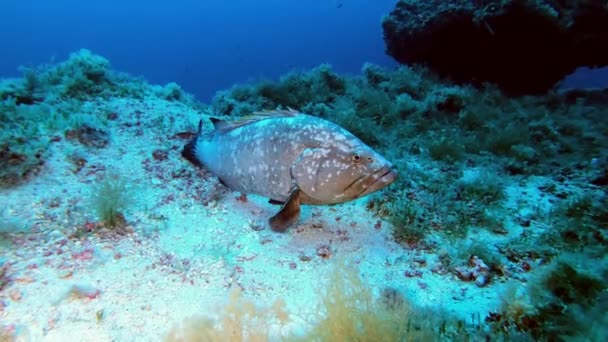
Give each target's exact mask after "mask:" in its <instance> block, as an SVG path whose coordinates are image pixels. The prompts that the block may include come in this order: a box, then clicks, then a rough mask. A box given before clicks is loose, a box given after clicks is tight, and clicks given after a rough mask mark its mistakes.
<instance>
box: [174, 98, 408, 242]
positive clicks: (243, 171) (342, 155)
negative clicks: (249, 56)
mask: <svg viewBox="0 0 608 342" xmlns="http://www.w3.org/2000/svg"><path fill="white" fill-rule="evenodd" d="M211 121H212V123H213V125H214V127H215V130H214V132H213V135H212V137H211V138H210V139H209V138H205V137H204V136H203V134H202V120H201V122H199V127H198V134H197V136H196V137H195V138H194V139H192V141H190V142H189V143H188V144H187V145H186V146H185V147H184V149H183V151H182V156H183V157H184V158H186V159H187V160H189V161H190V162H192V163H193V164H195V165H197V166H204V167H207V168H208V169H209V170H210V171H211V172H212V173H213V174H214V175H216V176H217V177H218V178H219V179H220V181H221V182H222V183H223V184H224V185H226V186H227V187H229V188H231V189H232V190H235V191H240V192H242V193H247V194H257V195H260V196H264V197H269V198H270V203H274V204H283V206H282V208H281V210H280V211H279V212H278V213H277V214H276V215H274V216H273V217H272V218H270V220H269V224H270V226H271V228H272V229H273V230H274V231H280V232H282V231H285V230H286V229H287V228H288V227H289V226H291V225H292V224H294V223H295V222H297V220H298V218H299V216H300V205H301V204H313V205H322V204H336V203H343V202H347V201H350V200H353V199H356V198H360V197H362V196H365V195H368V194H370V193H372V192H375V191H378V190H380V189H382V188H384V187H386V186H387V185H389V184H391V183H392V182H393V181H394V180H395V178H396V177H397V173H396V171H395V168H394V167H393V165H392V164H391V163H390V162H389V161H387V160H386V159H385V158H384V157H382V156H381V155H380V154H378V153H376V152H375V151H374V150H372V149H371V148H370V147H369V146H367V145H366V144H364V143H363V142H362V141H361V140H359V139H358V138H357V137H355V136H354V135H353V134H351V133H350V132H348V131H347V130H345V129H344V128H342V127H340V126H338V125H336V124H334V123H332V122H329V121H327V120H324V119H321V118H319V117H316V116H312V115H308V114H303V113H299V112H297V111H294V110H291V109H290V110H277V111H267V112H258V113H255V115H253V116H248V117H243V118H240V119H238V120H236V121H230V122H229V121H223V120H219V119H216V118H211Z"/></svg>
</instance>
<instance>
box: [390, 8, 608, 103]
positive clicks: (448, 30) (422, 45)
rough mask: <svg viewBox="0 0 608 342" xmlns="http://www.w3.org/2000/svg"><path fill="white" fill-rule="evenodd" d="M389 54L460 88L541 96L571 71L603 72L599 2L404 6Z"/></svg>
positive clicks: (396, 13)
mask: <svg viewBox="0 0 608 342" xmlns="http://www.w3.org/2000/svg"><path fill="white" fill-rule="evenodd" d="M382 27H383V30H384V40H385V43H386V52H387V53H388V54H389V55H390V56H392V57H393V58H395V59H396V60H397V61H398V62H400V63H403V64H410V63H417V64H424V65H426V66H428V67H430V68H431V69H433V70H434V71H435V72H437V73H438V74H440V75H442V76H444V77H448V78H451V79H453V80H455V81H458V82H471V83H485V82H490V83H494V84H496V85H498V86H499V87H501V88H502V89H503V90H504V91H506V92H507V93H510V94H514V95H520V94H532V93H543V92H545V91H547V90H548V89H550V88H552V87H553V86H554V85H555V84H556V83H557V82H558V81H560V80H561V79H562V78H563V77H564V76H566V75H568V74H569V73H571V72H573V71H574V70H575V69H576V68H578V67H582V66H587V67H601V66H605V65H608V49H606V48H605V47H606V46H608V2H606V1H604V0H579V1H576V0H498V1H496V0H495V1H487V0H485V1H484V0H471V1H462V0H448V1H445V0H428V1H417V0H401V1H398V2H397V4H396V5H395V8H394V10H393V11H392V12H391V13H390V14H389V15H388V16H386V17H385V18H384V20H383V22H382Z"/></svg>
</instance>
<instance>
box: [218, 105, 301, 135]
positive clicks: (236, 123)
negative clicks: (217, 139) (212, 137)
mask: <svg viewBox="0 0 608 342" xmlns="http://www.w3.org/2000/svg"><path fill="white" fill-rule="evenodd" d="M298 114H300V112H298V111H296V110H293V109H291V108H287V109H276V110H264V111H259V112H254V113H253V114H251V115H246V116H241V117H239V118H237V119H235V120H231V121H226V120H222V119H218V118H209V119H210V120H211V123H213V127H214V128H215V130H216V131H217V132H221V133H225V132H228V131H231V130H233V129H236V128H239V127H243V126H246V125H249V124H253V123H256V122H258V121H261V120H266V119H272V118H280V117H294V116H297V115H298Z"/></svg>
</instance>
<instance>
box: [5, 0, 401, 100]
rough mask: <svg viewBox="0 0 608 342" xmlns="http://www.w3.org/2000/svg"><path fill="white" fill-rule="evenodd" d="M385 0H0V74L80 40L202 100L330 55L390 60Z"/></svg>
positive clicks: (52, 56)
mask: <svg viewBox="0 0 608 342" xmlns="http://www.w3.org/2000/svg"><path fill="white" fill-rule="evenodd" d="M393 4H394V1H393V0H350V1H338V0H307V1H301V0H256V1H254V0H233V1H226V0H204V1H200V0H181V1H171V2H168V1H149V0H148V1H144V0H129V1H116V0H106V1H82V0H56V1H39V0H3V1H2V2H0V41H2V43H3V48H2V58H1V60H0V75H2V76H4V77H6V76H18V75H19V72H18V70H17V68H18V66H20V65H39V64H41V63H48V62H51V61H52V60H55V61H61V60H65V59H66V58H67V56H68V55H69V53H71V52H74V51H76V50H78V49H80V48H87V49H89V50H91V51H93V52H94V53H97V54H100V55H102V56H104V57H106V58H107V59H109V60H110V61H111V62H112V65H113V67H114V69H116V70H121V71H125V72H128V73H130V74H132V75H141V76H143V77H144V78H146V79H147V80H148V81H150V82H152V83H161V84H164V83H167V82H171V81H174V82H177V83H178V84H180V85H181V86H182V87H183V88H184V89H185V90H187V91H189V92H191V93H194V94H195V95H196V96H197V97H198V98H199V99H200V100H202V101H207V100H209V99H210V98H211V96H212V95H213V94H214V93H215V91H217V90H220V89H225V88H228V87H230V86H231V85H232V84H234V83H235V82H242V81H247V80H249V79H252V78H259V77H269V78H276V77H278V76H279V75H281V74H284V73H285V72H287V71H289V70H291V69H294V68H305V69H308V68H311V67H314V66H317V65H319V64H321V63H330V64H332V66H333V67H334V69H335V70H336V71H338V72H347V73H357V72H358V71H359V70H360V69H361V66H362V64H363V63H365V62H373V63H376V64H380V65H393V63H394V62H393V61H392V60H391V59H390V58H389V57H388V56H386V55H385V54H384V43H383V41H382V29H381V27H380V20H381V17H382V16H383V15H384V14H387V13H388V12H390V10H391V9H392V7H393Z"/></svg>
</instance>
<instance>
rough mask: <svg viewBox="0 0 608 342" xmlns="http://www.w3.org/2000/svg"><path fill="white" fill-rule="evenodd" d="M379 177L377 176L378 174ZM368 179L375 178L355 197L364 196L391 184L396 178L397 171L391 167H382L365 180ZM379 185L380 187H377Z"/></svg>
mask: <svg viewBox="0 0 608 342" xmlns="http://www.w3.org/2000/svg"><path fill="white" fill-rule="evenodd" d="M380 173H381V175H380V176H377V175H378V174H380ZM370 177H375V180H374V182H372V183H371V184H369V186H368V187H367V188H365V189H364V190H363V191H361V193H360V194H359V195H358V196H357V197H363V196H366V195H368V194H370V193H372V192H375V191H378V190H380V189H382V188H384V187H385V186H387V185H389V184H391V183H392V182H394V181H395V179H396V178H397V170H396V169H395V168H394V167H393V166H384V167H381V168H379V169H378V170H376V172H374V173H372V174H371V175H369V176H368V177H366V178H365V179H369V178H370ZM378 185H380V186H378Z"/></svg>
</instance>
